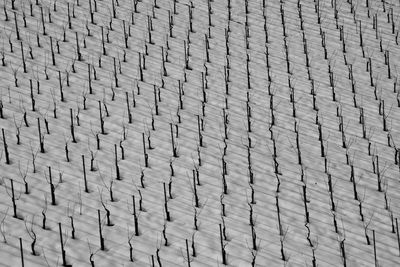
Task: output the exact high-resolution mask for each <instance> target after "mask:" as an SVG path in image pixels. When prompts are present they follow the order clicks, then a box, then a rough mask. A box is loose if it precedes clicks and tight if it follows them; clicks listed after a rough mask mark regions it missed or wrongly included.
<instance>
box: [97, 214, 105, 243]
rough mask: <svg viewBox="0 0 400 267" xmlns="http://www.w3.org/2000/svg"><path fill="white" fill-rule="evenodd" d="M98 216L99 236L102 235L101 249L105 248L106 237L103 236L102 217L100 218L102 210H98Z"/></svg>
mask: <svg viewBox="0 0 400 267" xmlns="http://www.w3.org/2000/svg"><path fill="white" fill-rule="evenodd" d="M97 216H98V219H99V236H100V249H101V250H104V249H105V248H104V238H103V233H102V231H101V219H100V210H97Z"/></svg>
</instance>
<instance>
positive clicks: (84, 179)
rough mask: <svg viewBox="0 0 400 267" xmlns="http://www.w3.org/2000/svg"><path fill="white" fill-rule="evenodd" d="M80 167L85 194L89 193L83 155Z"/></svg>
mask: <svg viewBox="0 0 400 267" xmlns="http://www.w3.org/2000/svg"><path fill="white" fill-rule="evenodd" d="M82 167H83V182H84V185H85V192H86V193H89V189H88V185H87V180H86V168H85V155H82Z"/></svg>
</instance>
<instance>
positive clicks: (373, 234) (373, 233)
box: [372, 230, 378, 267]
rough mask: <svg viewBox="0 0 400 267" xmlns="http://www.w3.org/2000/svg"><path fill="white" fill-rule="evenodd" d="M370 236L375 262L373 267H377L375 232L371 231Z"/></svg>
mask: <svg viewBox="0 0 400 267" xmlns="http://www.w3.org/2000/svg"><path fill="white" fill-rule="evenodd" d="M372 236H373V239H374V260H375V267H378V258H377V256H376V243H375V230H372Z"/></svg>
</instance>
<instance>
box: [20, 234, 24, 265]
mask: <svg viewBox="0 0 400 267" xmlns="http://www.w3.org/2000/svg"><path fill="white" fill-rule="evenodd" d="M19 249H20V252H21V266H22V267H24V266H25V265H24V251H23V249H22V238H21V237H20V238H19Z"/></svg>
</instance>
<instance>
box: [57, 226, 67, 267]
mask: <svg viewBox="0 0 400 267" xmlns="http://www.w3.org/2000/svg"><path fill="white" fill-rule="evenodd" d="M58 229H59V232H60V243H61V255H62V266H66V265H67V262H66V260H65V250H64V242H63V237H62V230H61V223H60V222H59V223H58Z"/></svg>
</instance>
